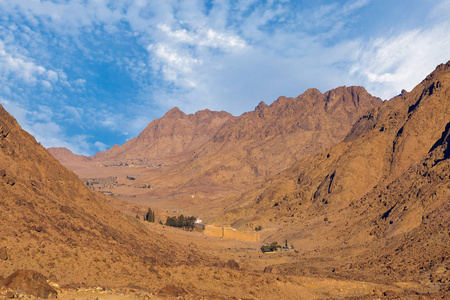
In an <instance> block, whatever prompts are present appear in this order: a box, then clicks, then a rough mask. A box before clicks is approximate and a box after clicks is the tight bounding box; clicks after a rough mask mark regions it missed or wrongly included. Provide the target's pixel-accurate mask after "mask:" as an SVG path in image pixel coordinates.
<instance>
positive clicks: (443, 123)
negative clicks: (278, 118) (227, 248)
mask: <svg viewBox="0 0 450 300" xmlns="http://www.w3.org/2000/svg"><path fill="white" fill-rule="evenodd" d="M449 135H450V62H448V63H447V64H442V65H439V66H438V67H437V68H436V70H435V71H434V72H433V73H431V74H430V75H429V76H428V77H427V78H426V79H425V80H424V81H422V82H421V83H420V84H419V85H417V86H416V87H415V88H414V89H413V90H412V91H411V92H410V93H407V92H405V91H404V92H402V94H401V95H399V96H397V97H395V98H393V99H391V100H390V101H388V102H385V103H383V105H381V106H380V107H378V108H373V109H371V110H370V111H368V112H367V113H366V114H365V115H364V116H362V117H361V118H360V119H359V120H358V122H356V123H355V125H354V126H353V127H352V130H351V131H350V132H349V133H348V135H347V136H346V138H345V139H344V140H343V141H342V142H341V143H339V144H337V145H335V146H333V147H331V148H329V149H327V150H325V151H322V152H321V153H320V154H317V155H314V156H310V157H307V158H305V159H303V160H301V161H299V162H297V163H296V164H295V165H294V166H292V167H291V168H289V169H287V170H286V171H285V172H283V173H281V174H279V175H278V176H275V177H274V178H272V179H271V180H269V181H268V182H266V183H265V184H264V186H262V187H260V188H258V189H256V190H253V191H251V192H249V193H246V194H244V195H243V196H241V197H240V198H239V199H237V200H236V201H235V202H234V205H232V206H230V207H229V212H228V214H227V215H226V216H224V217H223V218H222V221H223V222H227V221H229V222H231V223H233V224H234V225H240V226H250V227H251V226H256V225H262V226H263V228H264V226H268V227H274V226H275V228H279V229H278V231H277V233H276V234H275V233H274V234H273V235H272V237H273V236H277V238H278V239H289V240H292V241H295V242H296V243H297V245H303V246H304V247H311V246H308V245H314V247H315V248H314V249H315V250H314V251H318V252H320V251H323V252H324V253H325V252H327V251H329V252H330V255H334V257H336V258H343V257H347V258H346V260H342V261H341V262H340V265H339V263H336V264H337V265H339V268H341V272H338V273H342V274H345V273H355V272H356V273H359V274H360V275H361V276H367V277H373V276H379V278H382V277H383V276H386V277H387V278H390V279H393V278H394V279H399V278H417V277H420V278H422V280H424V282H427V283H429V284H436V287H439V288H441V289H444V290H445V289H447V288H448V286H449V285H450V283H449V279H448V278H450V270H449V269H448V263H449V258H450V247H449V245H450V230H449V225H450V193H449V190H448V187H449V186H450V160H449V158H450V148H449ZM269 224H270V225H269ZM350 245H351V249H350V248H349V246H350ZM349 261H351V262H352V263H349ZM289 268H291V270H293V269H292V268H293V267H292V266H290V267H289V266H286V270H288V269H289ZM336 269H337V267H336V268H335V269H334V270H336ZM333 272H335V273H336V271H333Z"/></svg>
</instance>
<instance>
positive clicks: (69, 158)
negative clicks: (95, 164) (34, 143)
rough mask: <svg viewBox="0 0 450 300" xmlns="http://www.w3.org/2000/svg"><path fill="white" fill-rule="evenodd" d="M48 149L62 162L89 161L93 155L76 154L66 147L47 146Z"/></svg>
mask: <svg viewBox="0 0 450 300" xmlns="http://www.w3.org/2000/svg"><path fill="white" fill-rule="evenodd" d="M47 151H48V152H50V154H51V155H53V156H54V157H55V158H56V159H57V160H59V162H61V163H66V162H88V161H91V160H92V157H87V156H84V155H78V154H74V153H73V152H72V151H70V150H69V149H67V148H64V147H52V148H47Z"/></svg>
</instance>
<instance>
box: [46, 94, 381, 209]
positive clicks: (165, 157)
mask: <svg viewBox="0 0 450 300" xmlns="http://www.w3.org/2000/svg"><path fill="white" fill-rule="evenodd" d="M381 103H382V101H381V100H380V99H379V98H376V97H373V96H371V95H370V94H369V93H368V92H367V91H366V90H365V89H364V88H362V87H339V88H336V89H333V90H331V91H328V92H326V93H325V94H322V93H321V92H320V91H318V90H317V89H309V90H307V91H306V92H305V93H303V94H302V95H300V96H298V97H296V98H286V97H280V98H279V99H278V100H276V101H275V102H274V103H272V104H271V105H269V106H268V105H266V104H265V103H263V102H261V103H260V104H259V105H258V106H257V107H256V108H255V110H254V111H251V112H248V113H244V114H243V115H241V116H239V117H233V116H231V115H229V114H227V113H224V112H211V111H208V110H205V111H199V112H197V113H196V114H192V115H186V114H184V113H183V112H181V111H180V110H179V109H178V108H174V109H172V110H170V111H169V112H168V113H167V114H166V115H165V116H164V117H163V118H161V119H158V120H154V121H152V122H151V123H150V124H149V125H148V126H147V128H146V129H145V130H143V131H142V133H141V134H140V135H139V136H138V137H137V138H135V139H132V140H130V141H128V142H127V143H125V144H124V145H123V146H114V147H112V148H111V149H109V150H107V151H105V152H102V153H98V154H97V155H95V157H94V158H93V160H92V161H91V162H90V163H89V162H88V163H87V164H83V163H80V162H79V161H78V160H76V161H74V162H70V161H69V160H67V159H66V158H67V157H69V156H65V157H61V155H60V153H55V151H52V153H54V155H55V157H57V158H58V159H60V161H61V162H62V163H63V164H64V165H65V166H66V167H68V168H70V169H72V170H73V171H74V172H76V173H77V175H79V176H80V177H82V178H87V177H89V178H90V177H95V178H100V177H117V178H118V185H121V186H122V187H123V188H120V187H112V188H111V189H110V190H108V191H110V192H111V193H113V194H115V195H118V197H122V198H123V199H126V200H128V199H129V197H130V196H131V197H138V198H137V199H136V201H138V202H140V203H143V202H147V203H153V202H157V205H159V207H161V208H165V209H170V210H174V209H175V210H178V209H179V208H180V207H183V209H186V210H187V211H189V212H194V209H196V210H195V213H197V214H201V215H211V212H210V211H209V210H213V213H214V214H220V212H221V211H222V210H223V208H224V207H225V205H226V203H225V202H227V199H231V197H232V196H237V195H239V194H241V193H242V192H244V191H247V190H249V189H251V188H252V187H254V186H256V185H258V184H261V183H263V182H264V181H265V180H267V179H268V178H270V177H271V176H273V175H275V174H277V173H279V172H281V171H283V170H284V169H286V168H288V167H289V166H291V165H292V164H293V163H295V162H296V161H298V160H299V159H302V158H303V157H307V156H309V155H313V154H316V153H318V152H320V151H322V150H323V149H326V148H328V147H330V146H332V145H334V144H336V143H338V142H340V141H342V140H343V139H344V137H345V136H346V134H347V133H348V131H349V130H350V129H351V127H352V125H353V124H354V123H355V122H356V121H357V120H358V119H359V118H360V117H361V116H362V115H363V114H364V113H365V112H366V111H367V110H369V109H372V108H376V107H378V106H380V105H381ZM129 166H132V167H133V168H128V167H129ZM105 167H109V168H105ZM129 175H131V176H132V177H134V178H136V180H135V181H134V182H133V183H132V184H130V182H129V181H127V180H126V179H124V178H128V176H129ZM124 186H126V188H125V187H124ZM142 186H151V187H152V189H151V190H150V189H149V190H143V189H139V187H142ZM134 187H137V188H134ZM168 201H170V204H169V202H168ZM200 203H201V204H202V205H201V207H200V210H199V209H198V208H199V204H200ZM186 210H185V211H186Z"/></svg>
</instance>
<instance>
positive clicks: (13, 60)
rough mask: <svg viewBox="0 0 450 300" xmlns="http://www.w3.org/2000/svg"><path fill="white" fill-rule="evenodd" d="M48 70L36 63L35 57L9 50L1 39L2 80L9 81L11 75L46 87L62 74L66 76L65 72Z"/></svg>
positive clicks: (29, 83)
mask: <svg viewBox="0 0 450 300" xmlns="http://www.w3.org/2000/svg"><path fill="white" fill-rule="evenodd" d="M59 73H60V75H58V72H56V71H53V70H47V69H46V68H45V67H43V66H41V65H39V64H37V63H35V62H34V61H33V59H31V58H29V57H26V56H24V55H21V54H19V53H18V52H17V51H15V53H14V52H13V53H10V52H8V49H7V47H6V45H5V44H4V42H3V41H1V40H0V80H1V81H3V82H5V83H8V82H9V81H11V77H13V78H14V79H15V80H20V81H21V82H23V83H25V84H27V85H30V86H34V85H36V84H38V83H40V84H42V85H43V86H44V87H46V88H50V89H51V88H52V84H54V83H56V82H57V81H58V79H59V78H60V76H62V77H64V76H65V74H63V72H61V71H59Z"/></svg>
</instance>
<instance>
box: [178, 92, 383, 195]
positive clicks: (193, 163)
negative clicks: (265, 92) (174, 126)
mask: <svg viewBox="0 0 450 300" xmlns="http://www.w3.org/2000/svg"><path fill="white" fill-rule="evenodd" d="M381 103H382V101H381V100H380V99H379V98H376V97H373V96H371V95H370V94H369V93H367V91H366V90H365V89H364V88H362V87H339V88H336V89H333V90H331V91H328V92H326V93H325V94H322V93H321V92H320V91H318V90H317V89H309V90H307V91H306V92H305V93H303V94H302V95H300V96H298V97H296V98H286V97H280V98H279V99H278V100H276V101H275V102H274V103H272V104H271V105H269V106H267V105H266V104H265V103H264V102H261V103H260V104H259V105H258V106H257V107H256V109H255V110H254V111H252V112H248V113H245V114H243V115H241V116H240V117H239V118H238V119H237V120H236V121H235V122H232V123H230V124H228V125H225V126H223V127H222V128H221V129H220V130H219V131H218V132H217V133H216V134H215V135H214V137H213V138H212V139H211V140H209V141H208V142H207V143H205V144H204V145H203V146H202V148H201V149H200V150H199V151H196V155H195V156H194V157H193V158H192V160H190V161H189V162H188V163H187V165H186V167H185V169H184V172H185V173H186V174H189V175H191V177H192V178H196V177H198V179H197V180H198V181H201V180H204V179H203V178H205V177H207V178H208V179H210V180H212V181H214V182H219V183H222V184H227V185H231V186H233V187H235V188H240V189H244V190H245V189H247V188H248V187H249V185H253V184H255V183H261V182H263V181H264V180H266V179H268V178H270V177H272V176H273V175H275V174H277V173H279V172H281V171H282V170H284V169H286V168H287V167H289V166H291V165H292V164H293V163H295V162H296V161H297V160H299V159H301V158H303V157H306V156H309V155H312V154H315V153H318V152H320V151H321V150H323V149H325V148H328V147H330V146H332V145H334V144H336V143H338V142H340V141H341V140H342V139H343V138H344V137H345V135H346V134H347V132H348V131H349V130H350V128H351V126H352V125H353V123H355V122H356V121H357V120H358V119H359V118H360V117H361V116H362V115H363V114H364V113H365V112H366V111H367V110H369V109H371V108H374V107H378V106H379V105H381ZM193 181H195V179H193Z"/></svg>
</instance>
